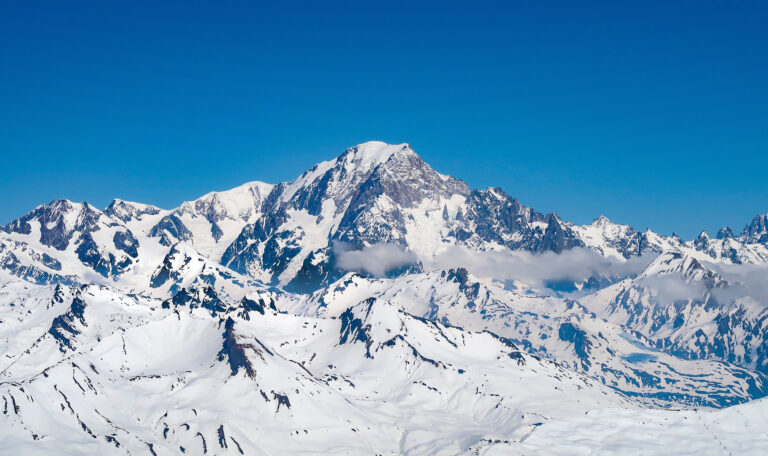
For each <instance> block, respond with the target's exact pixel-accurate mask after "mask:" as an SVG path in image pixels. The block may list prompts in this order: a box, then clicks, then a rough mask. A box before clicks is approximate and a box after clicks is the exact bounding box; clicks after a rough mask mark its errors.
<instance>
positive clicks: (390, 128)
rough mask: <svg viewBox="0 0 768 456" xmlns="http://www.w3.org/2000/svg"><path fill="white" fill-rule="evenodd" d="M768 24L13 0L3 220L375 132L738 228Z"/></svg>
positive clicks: (481, 181) (763, 110)
mask: <svg viewBox="0 0 768 456" xmlns="http://www.w3.org/2000/svg"><path fill="white" fill-rule="evenodd" d="M278 3H279V4H278ZM577 3H578V4H577ZM618 3H625V2H618ZM766 23H768V3H765V2H754V3H752V2H708V1H696V2H634V4H632V5H629V6H628V5H627V4H624V5H617V4H614V2H604V3H602V2H601V3H590V2H562V3H560V2H515V1H498V2H439V3H438V2H435V3H427V2H414V1H411V2H397V1H395V2H392V1H388V2H348V3H336V2H294V1H289V2H269V3H257V2H242V3H237V2H196V1H193V2H178V3H170V2H100V1H99V2H95V1H94V2H86V1H82V2H50V3H46V2H25V1H12V0H11V1H4V2H2V3H0V43H2V44H0V155H1V156H2V162H1V163H2V166H1V167H0V194H2V195H3V196H2V198H0V223H6V222H8V221H10V220H11V219H13V218H15V217H17V216H20V215H22V214H23V213H25V212H26V211H28V210H29V209H31V208H32V207H34V206H36V205H38V204H41V203H45V202H48V201H50V200H52V199H55V198H59V197H66V198H69V199H73V200H77V201H83V200H85V201H88V202H90V203H92V204H94V205H96V206H99V207H104V206H106V205H107V204H108V203H109V201H110V200H111V199H112V198H113V197H119V198H122V199H128V200H136V201H142V202H148V203H153V204H156V205H159V206H161V207H173V206H176V205H177V204H179V203H180V202H181V201H183V200H188V199H193V198H196V197H197V196H199V195H201V194H204V193H207V192H208V191H211V190H223V189H227V188H231V187H234V186H237V185H239V184H241V183H243V182H246V181H251V180H263V181H267V182H275V183H276V182H279V181H284V180H289V179H292V178H294V177H295V176H297V175H299V174H300V173H301V172H302V171H303V170H304V169H306V168H308V167H310V166H312V165H313V164H314V163H316V162H318V161H321V160H326V159H329V158H331V157H333V156H336V155H338V154H339V153H340V152H342V151H343V150H344V149H345V148H346V147H348V146H351V145H355V144H357V143H360V142H364V141H367V140H372V139H377V140H383V141H387V142H393V143H401V142H408V143H410V144H411V145H412V146H413V147H414V149H415V150H416V152H417V153H419V154H420V155H421V156H422V157H424V158H425V160H426V161H427V162H428V163H430V164H432V165H433V167H435V168H436V169H437V170H438V171H440V172H443V173H449V174H452V175H454V176H456V177H459V178H462V179H464V180H466V181H467V182H468V183H469V184H470V185H471V186H473V187H488V186H500V187H502V188H504V189H505V190H506V191H507V192H508V193H510V194H512V195H515V196H517V197H518V198H520V200H521V201H522V202H523V203H526V204H529V205H532V206H534V207H535V208H537V209H538V210H540V211H545V212H548V211H556V212H557V213H558V214H560V215H561V216H563V217H565V218H567V219H570V220H573V221H575V222H578V223H587V222H589V221H591V220H592V219H593V218H595V217H597V216H599V215H600V214H605V215H606V216H608V217H609V218H611V219H613V220H615V221H617V222H621V223H628V224H631V225H633V226H635V227H636V228H639V229H645V228H646V227H650V228H652V229H654V230H657V231H660V232H662V233H667V234H669V233H671V232H673V231H675V232H677V233H679V234H681V235H684V236H686V237H692V236H694V235H695V234H697V233H698V231H699V230H700V229H707V230H710V231H711V230H715V229H717V228H718V227H719V226H721V225H732V226H734V227H735V228H737V229H741V228H742V227H743V225H744V224H745V223H746V222H748V221H749V220H750V219H751V218H752V216H753V215H755V214H756V213H765V212H767V211H768V179H766V170H768V27H766V26H765V24H766Z"/></svg>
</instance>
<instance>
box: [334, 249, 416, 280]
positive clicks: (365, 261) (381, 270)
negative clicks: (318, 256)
mask: <svg viewBox="0 0 768 456" xmlns="http://www.w3.org/2000/svg"><path fill="white" fill-rule="evenodd" d="M333 251H334V254H335V255H336V265H337V266H338V267H339V268H341V269H343V270H345V271H358V272H367V273H369V274H373V275H375V276H382V275H384V274H386V273H387V272H389V271H391V270H393V269H397V268H401V267H403V266H408V265H411V264H414V263H415V262H416V256H415V255H414V254H413V253H412V252H409V251H407V250H405V249H404V248H403V247H402V246H400V245H397V244H376V245H372V246H369V247H363V248H362V249H360V250H351V248H350V246H349V245H348V244H345V243H341V242H336V243H334V245H333Z"/></svg>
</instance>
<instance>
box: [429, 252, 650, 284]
mask: <svg viewBox="0 0 768 456" xmlns="http://www.w3.org/2000/svg"><path fill="white" fill-rule="evenodd" d="M652 260H653V257H650V256H644V257H639V258H637V257H633V258H631V259H629V260H627V261H621V260H619V259H615V258H606V257H604V256H602V255H599V254H597V253H595V252H592V251H590V250H587V249H583V248H574V249H570V250H566V251H564V252H562V253H559V254H558V253H554V252H543V253H539V254H533V253H530V252H525V251H484V252H478V251H475V250H471V249H468V248H466V247H451V248H449V249H447V250H446V251H444V252H442V253H439V254H437V255H436V256H435V257H434V258H433V259H429V260H426V259H423V260H422V262H423V263H424V266H425V268H426V269H448V268H457V267H463V268H466V269H467V270H469V271H470V272H471V273H472V274H473V275H475V276H477V277H480V278H485V279H493V280H499V281H517V282H519V283H522V284H524V285H525V286H527V287H530V288H534V289H537V288H538V289H543V288H546V284H547V283H549V282H558V281H566V280H567V281H573V282H583V281H586V280H588V279H590V278H591V277H595V276H602V277H626V276H631V275H635V274H638V273H639V272H641V271H642V270H644V269H645V268H646V267H647V266H648V264H650V262H651V261H652Z"/></svg>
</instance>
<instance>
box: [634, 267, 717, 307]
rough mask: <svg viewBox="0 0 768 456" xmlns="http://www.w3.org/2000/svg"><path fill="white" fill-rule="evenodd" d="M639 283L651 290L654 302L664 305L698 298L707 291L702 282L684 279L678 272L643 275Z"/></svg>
mask: <svg viewBox="0 0 768 456" xmlns="http://www.w3.org/2000/svg"><path fill="white" fill-rule="evenodd" d="M639 283H640V284H641V285H642V286H644V287H646V288H648V289H650V290H652V294H653V296H654V298H655V300H656V302H658V303H659V304H665V305H666V304H669V305H671V304H674V303H675V302H677V301H680V300H683V301H687V300H690V299H699V298H702V297H704V295H705V294H706V292H707V288H706V284H705V283H704V282H702V281H699V280H696V281H690V282H689V281H686V280H685V277H683V275H682V274H681V273H679V272H675V273H671V274H664V275H652V276H649V277H644V278H642V279H641V280H640V281H639Z"/></svg>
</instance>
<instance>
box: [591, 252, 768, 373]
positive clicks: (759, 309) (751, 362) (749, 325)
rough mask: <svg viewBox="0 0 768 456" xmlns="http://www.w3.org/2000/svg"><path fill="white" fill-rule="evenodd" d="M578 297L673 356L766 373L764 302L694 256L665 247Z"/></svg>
mask: <svg viewBox="0 0 768 456" xmlns="http://www.w3.org/2000/svg"><path fill="white" fill-rule="evenodd" d="M758 273H761V271H759V270H758ZM761 275H763V277H764V273H761ZM737 280H738V278H737ZM581 303H582V304H584V305H585V306H586V307H587V308H588V309H590V310H591V311H593V312H595V314H597V315H598V316H600V317H601V318H604V319H605V320H608V321H611V322H614V323H617V324H620V325H622V326H623V327H625V328H627V329H629V330H631V331H633V332H635V333H637V334H641V335H642V336H644V337H646V338H648V340H649V341H650V343H651V344H652V345H653V346H654V347H656V348H658V349H661V350H664V351H666V352H669V353H672V354H674V355H676V356H678V357H681V358H685V359H716V360H720V361H726V362H729V363H735V364H738V365H741V366H744V367H748V368H750V369H755V370H757V371H760V372H763V373H768V343H766V340H767V339H768V308H767V307H766V305H765V302H761V301H756V300H755V298H754V297H753V296H750V294H749V290H745V289H744V284H742V283H739V282H733V283H731V282H729V281H728V280H726V279H725V278H724V277H723V276H722V275H721V274H720V273H718V272H717V271H715V270H714V269H712V268H711V267H707V266H705V265H704V264H702V263H701V262H699V261H698V260H696V259H695V258H691V257H689V256H686V255H682V254H679V253H675V252H668V253H665V254H663V255H661V256H659V257H658V258H657V259H656V260H655V261H654V262H653V263H652V264H651V265H650V266H649V267H648V268H647V269H646V270H645V271H644V272H643V273H642V274H640V275H639V276H638V277H636V278H634V279H627V280H624V281H622V282H619V283H617V284H615V285H612V286H610V287H607V288H605V289H603V290H600V291H599V292H597V293H595V294H593V295H591V296H588V297H585V298H583V299H581Z"/></svg>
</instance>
